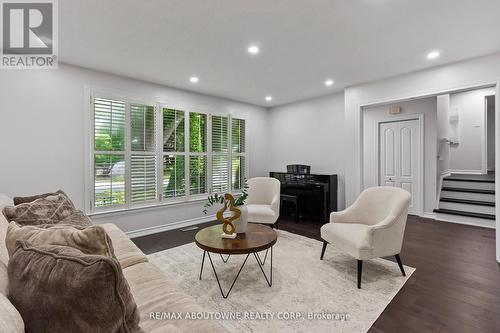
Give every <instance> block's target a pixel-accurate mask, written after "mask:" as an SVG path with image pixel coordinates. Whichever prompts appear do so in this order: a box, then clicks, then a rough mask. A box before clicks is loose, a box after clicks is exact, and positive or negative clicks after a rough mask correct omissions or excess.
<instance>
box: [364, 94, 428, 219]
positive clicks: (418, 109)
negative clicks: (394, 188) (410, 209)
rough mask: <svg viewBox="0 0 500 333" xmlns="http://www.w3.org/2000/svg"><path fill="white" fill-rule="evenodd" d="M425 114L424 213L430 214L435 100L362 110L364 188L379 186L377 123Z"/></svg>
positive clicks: (425, 99)
mask: <svg viewBox="0 0 500 333" xmlns="http://www.w3.org/2000/svg"><path fill="white" fill-rule="evenodd" d="M391 106H399V107H400V108H401V113H400V114H399V115H395V116H393V115H390V114H389V113H388V110H389V108H390V107H391ZM421 114H423V115H424V147H423V148H424V156H423V157H424V161H423V165H424V188H423V189H421V190H423V191H424V202H423V203H421V204H423V208H424V212H432V211H433V209H434V208H435V199H436V177H435V174H436V156H437V152H436V131H437V130H436V123H437V122H436V98H435V97H431V98H422V99H418V100H413V101H407V102H400V103H396V104H389V105H380V106H373V107H367V108H364V110H363V161H364V163H363V186H364V187H365V188H368V187H372V186H378V185H379V168H378V165H379V157H378V151H379V149H378V145H379V133H378V124H379V122H382V121H391V119H392V118H395V117H399V116H407V115H417V116H418V115H421Z"/></svg>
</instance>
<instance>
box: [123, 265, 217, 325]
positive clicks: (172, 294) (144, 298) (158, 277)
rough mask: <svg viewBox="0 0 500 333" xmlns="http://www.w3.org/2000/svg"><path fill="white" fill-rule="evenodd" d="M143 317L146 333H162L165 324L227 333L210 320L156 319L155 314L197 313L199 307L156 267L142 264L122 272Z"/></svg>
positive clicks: (199, 309) (142, 323)
mask: <svg viewBox="0 0 500 333" xmlns="http://www.w3.org/2000/svg"><path fill="white" fill-rule="evenodd" d="M123 274H124V275H125V278H126V279H127V281H128V283H129V285H130V289H131V291H132V294H133V295H134V299H135V301H136V304H137V306H138V308H139V312H140V315H141V327H142V328H143V329H144V330H145V331H146V332H163V331H162V330H161V327H163V326H164V325H165V324H166V323H168V324H173V325H175V326H176V327H177V328H178V329H179V330H180V331H181V332H203V333H210V332H214V333H215V332H217V333H222V332H226V329H225V328H224V327H222V326H221V325H220V324H218V323H217V322H216V321H211V320H168V322H166V321H165V320H155V319H152V318H151V313H154V312H182V313H187V312H198V311H202V309H201V308H200V306H199V305H198V304H197V303H196V302H195V301H194V299H192V298H191V297H190V296H188V295H186V294H184V293H182V292H181V291H179V289H178V287H177V286H176V285H174V284H172V283H171V282H170V281H169V280H168V279H167V277H166V276H165V275H163V273H162V272H161V271H160V270H159V269H158V268H157V267H156V266H155V265H153V264H151V263H142V264H137V265H134V266H130V267H128V268H126V269H124V270H123ZM157 330H158V331H157Z"/></svg>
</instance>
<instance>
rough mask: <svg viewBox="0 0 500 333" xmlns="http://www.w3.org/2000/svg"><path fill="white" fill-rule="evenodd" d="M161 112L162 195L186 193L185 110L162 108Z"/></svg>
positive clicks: (172, 195) (177, 195)
mask: <svg viewBox="0 0 500 333" xmlns="http://www.w3.org/2000/svg"><path fill="white" fill-rule="evenodd" d="M162 111H163V112H162V113H163V197H164V198H177V197H182V196H184V195H186V184H185V181H186V176H185V175H186V173H185V172H186V168H185V165H186V155H185V151H186V144H185V143H186V140H185V135H186V132H185V122H186V121H185V112H184V111H179V110H172V109H166V108H164V109H163V110H162Z"/></svg>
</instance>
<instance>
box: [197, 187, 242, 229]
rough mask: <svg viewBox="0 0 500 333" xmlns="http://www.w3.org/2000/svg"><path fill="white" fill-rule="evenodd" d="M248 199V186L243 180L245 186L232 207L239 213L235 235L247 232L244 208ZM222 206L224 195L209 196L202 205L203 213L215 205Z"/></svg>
mask: <svg viewBox="0 0 500 333" xmlns="http://www.w3.org/2000/svg"><path fill="white" fill-rule="evenodd" d="M247 197H248V184H247V181H246V180H245V185H244V186H243V191H242V192H241V194H240V195H239V196H238V198H236V199H235V200H234V206H235V207H237V208H238V209H239V210H240V211H241V216H240V218H239V219H238V220H236V221H235V226H236V233H237V234H243V233H245V232H246V231H247V224H248V210H247V207H246V206H245V201H246V200H247ZM217 204H219V205H223V204H224V194H219V193H215V194H211V195H209V196H208V197H207V201H206V202H205V204H204V205H203V213H204V214H207V213H208V209H209V208H210V207H214V206H215V205H217Z"/></svg>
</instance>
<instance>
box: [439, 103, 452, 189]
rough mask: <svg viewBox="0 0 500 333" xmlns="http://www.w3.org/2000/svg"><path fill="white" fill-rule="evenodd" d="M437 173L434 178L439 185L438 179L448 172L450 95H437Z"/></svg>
mask: <svg viewBox="0 0 500 333" xmlns="http://www.w3.org/2000/svg"><path fill="white" fill-rule="evenodd" d="M436 121H437V124H436V125H437V131H436V135H437V142H436V148H437V154H438V159H437V173H436V180H437V183H436V184H437V186H438V187H439V180H440V178H441V176H442V175H446V174H448V173H449V172H450V145H449V144H448V143H449V139H450V95H449V94H444V95H440V96H437V115H436Z"/></svg>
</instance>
